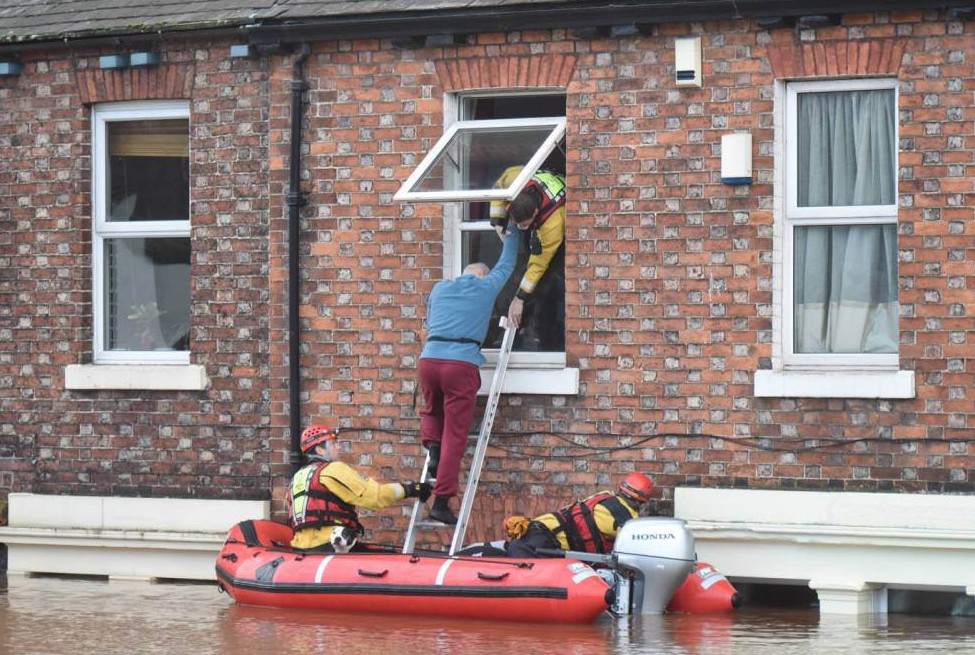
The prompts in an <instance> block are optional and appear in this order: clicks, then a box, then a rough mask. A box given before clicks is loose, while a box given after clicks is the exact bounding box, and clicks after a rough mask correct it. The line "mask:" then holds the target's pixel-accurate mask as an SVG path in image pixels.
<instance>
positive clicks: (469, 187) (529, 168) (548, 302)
mask: <svg viewBox="0 0 975 655" xmlns="http://www.w3.org/2000/svg"><path fill="white" fill-rule="evenodd" d="M449 100H450V102H448V116H447V120H446V123H447V128H446V130H445V132H444V135H443V136H442V137H441V138H440V140H438V141H437V143H436V144H435V145H434V146H433V148H431V150H430V152H429V153H427V155H426V156H425V157H424V159H423V161H422V162H421V163H420V165H419V166H418V167H417V168H416V170H414V172H413V174H412V175H410V177H409V178H408V179H407V180H406V182H405V183H404V184H403V186H402V188H401V189H400V190H399V192H398V193H397V194H396V196H395V198H396V199H399V200H404V201H412V202H440V203H443V204H444V218H445V221H444V224H445V235H444V240H445V248H444V252H445V261H444V275H445V276H450V277H453V276H456V275H459V274H460V272H461V271H462V270H463V269H464V267H465V266H467V265H468V264H470V263H473V262H478V261H480V262H484V263H486V264H488V265H489V266H493V265H494V263H495V262H496V261H497V259H498V257H499V256H500V253H501V241H500V240H499V239H498V237H497V234H496V232H495V230H494V228H493V227H491V225H490V210H491V204H492V202H493V203H506V202H509V201H511V200H513V199H514V198H515V197H516V196H517V195H518V193H519V192H520V191H521V190H522V188H524V186H525V184H526V183H527V182H528V180H529V178H531V176H532V175H534V174H536V173H537V172H539V171H549V172H551V173H554V174H556V175H558V176H562V177H563V178H564V175H565V150H564V138H565V95H564V94H563V93H561V92H558V93H532V94H525V93H518V94H516V93H507V94H506V93H494V94H491V95H486V94H471V95H456V96H451V97H450V99H449ZM569 193H570V194H571V190H570V191H569ZM562 225H563V227H562V228H561V231H562V245H561V246H560V247H559V249H558V253H557V254H556V255H555V256H554V257H553V258H552V260H551V262H550V263H549V265H548V267H547V269H546V271H545V273H544V274H543V275H542V277H541V278H540V279H539V281H538V284H537V286H536V288H535V291H534V293H533V294H532V296H531V297H530V299H529V301H528V302H527V303H526V307H525V317H524V319H523V322H522V327H521V329H519V331H518V335H517V336H516V338H515V346H514V352H513V354H512V358H511V360H510V363H511V366H512V367H514V368H518V367H522V368H526V367H532V368H550V369H554V368H559V369H561V368H564V366H565V261H564V260H565V258H564V250H565V245H564V221H563V223H562ZM530 256H531V247H530V244H529V243H528V238H527V235H526V238H525V243H523V244H522V248H521V251H520V252H519V257H518V263H517V265H516V267H515V271H514V273H513V274H512V276H511V279H510V280H509V282H508V284H507V285H506V287H505V289H504V290H503V291H502V292H501V294H500V295H499V296H498V300H497V302H496V303H495V307H494V313H493V316H492V319H491V324H490V328H489V331H488V335H487V338H486V339H485V342H484V344H483V349H484V352H485V355H486V356H487V357H488V359H489V361H492V360H493V353H492V351H493V350H495V349H496V348H497V347H498V346H499V345H500V342H501V336H502V332H501V330H500V328H499V327H498V320H499V318H500V317H501V316H503V315H505V314H507V310H508V305H509V304H510V302H511V299H512V298H513V297H514V296H515V294H516V293H517V291H518V287H519V283H520V282H521V280H522V278H523V276H524V275H525V271H526V269H527V266H528V260H529V257H530Z"/></svg>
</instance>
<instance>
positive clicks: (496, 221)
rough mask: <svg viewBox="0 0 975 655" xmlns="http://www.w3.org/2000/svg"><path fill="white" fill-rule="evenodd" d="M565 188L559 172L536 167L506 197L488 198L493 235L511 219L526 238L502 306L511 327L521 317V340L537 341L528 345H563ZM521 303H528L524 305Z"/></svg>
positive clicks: (511, 171)
mask: <svg viewBox="0 0 975 655" xmlns="http://www.w3.org/2000/svg"><path fill="white" fill-rule="evenodd" d="M522 168H523V167H521V166H511V167H509V168H507V169H506V170H505V171H504V172H503V173H502V174H501V177H500V178H498V181H497V182H496V183H495V188H504V187H507V186H510V185H511V183H512V182H513V181H514V180H515V178H516V177H518V174H519V173H520V172H521V170H522ZM565 191H566V187H565V176H563V175H559V174H558V173H553V172H551V171H546V170H539V171H537V172H536V173H535V174H534V175H532V176H531V177H530V178H529V179H528V182H527V183H526V184H525V186H524V187H523V188H522V190H521V191H520V192H519V194H518V195H517V196H516V197H515V199H514V200H512V201H511V202H510V203H508V202H506V201H494V202H492V203H491V225H493V226H494V228H495V230H497V232H498V235H499V236H503V233H504V227H505V226H506V225H507V223H508V221H514V222H515V223H516V224H517V225H518V227H520V228H521V229H522V230H523V231H524V232H525V235H526V237H527V240H528V251H529V256H528V261H527V264H526V266H525V273H524V275H523V276H522V278H521V281H520V282H519V284H518V291H517V293H516V294H515V297H514V298H512V299H511V303H510V305H509V306H508V319H509V320H510V321H511V322H512V323H513V324H514V325H515V326H516V327H520V326H521V325H522V321H523V319H525V323H526V325H525V327H526V330H527V331H528V332H529V333H530V334H529V335H528V336H527V338H524V339H523V343H526V342H527V341H528V340H529V339H534V340H535V341H537V343H536V344H534V345H533V346H529V348H528V349H534V350H556V351H558V350H562V349H563V348H564V347H565V327H564V325H565V285H564V279H563V277H564V273H563V268H564V261H565V254H564V250H565V249H564V247H563V245H564V242H565ZM526 303H530V306H529V308H528V310H526V307H525V304H526ZM531 305H534V306H531ZM529 315H531V320H529ZM526 345H527V343H526Z"/></svg>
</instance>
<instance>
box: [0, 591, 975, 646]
mask: <svg viewBox="0 0 975 655" xmlns="http://www.w3.org/2000/svg"><path fill="white" fill-rule="evenodd" d="M0 581H3V576H2V575H0ZM142 653H145V654H147V655H148V654H151V655H206V654H211V653H213V654H220V655H263V654H265V653H266V654H268V655H270V654H274V655H307V654H309V653H328V654H330V655H373V654H376V655H399V654H400V653H406V654H408V655H430V654H433V653H437V654H439V653H450V654H457V655H464V654H467V653H478V654H479V653H490V654H492V655H508V654H511V655H524V654H526V653H550V654H552V655H617V654H627V655H629V654H632V655H669V654H674V655H705V654H715V655H718V654H720V655H734V654H739V653H740V654H741V655H790V654H793V653H802V654H807V653H808V654H815V655H833V654H835V655H861V654H866V655H872V654H876V655H916V654H918V653H946V654H947V653H952V654H954V653H960V654H975V617H971V616H967V617H949V616H911V615H889V616H886V617H884V616H879V615H878V616H870V617H860V618H855V617H821V616H820V615H819V614H818V612H817V611H816V610H815V609H814V608H801V609H781V608H769V607H758V606H748V605H746V606H745V607H743V608H742V609H740V610H738V611H737V612H735V613H733V614H722V615H680V614H668V615H664V616H651V617H641V616H636V617H626V618H613V617H611V616H610V615H608V614H607V615H604V616H603V617H602V618H601V619H599V620H598V621H597V622H596V623H594V624H592V625H582V626H547V625H532V624H505V623H491V622H487V621H460V620H442V621H440V620H437V619H433V618H419V617H404V616H376V615H353V614H338V613H323V612H311V611H294V610H281V609H272V608H262V607H247V606H242V605H236V604H234V603H233V601H232V600H231V599H230V598H229V597H228V596H227V595H225V594H221V593H219V591H218V590H217V588H216V585H215V584H214V585H200V584H149V583H146V582H125V581H116V580H113V581H111V582H104V581H98V580H87V579H76V578H27V577H23V576H19V575H12V576H9V577H8V578H7V579H6V582H5V583H3V582H0V655H116V654H117V655H139V654H142Z"/></svg>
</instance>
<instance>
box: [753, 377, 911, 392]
mask: <svg viewBox="0 0 975 655" xmlns="http://www.w3.org/2000/svg"><path fill="white" fill-rule="evenodd" d="M755 396H756V397H758V398H893V399H897V398H914V397H915V392H914V371H870V372H864V371H857V372H853V371H849V372H847V371H755Z"/></svg>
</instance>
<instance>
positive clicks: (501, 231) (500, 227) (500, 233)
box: [494, 225, 511, 241]
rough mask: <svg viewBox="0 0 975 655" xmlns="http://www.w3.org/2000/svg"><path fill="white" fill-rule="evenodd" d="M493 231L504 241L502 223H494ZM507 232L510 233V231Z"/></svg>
mask: <svg viewBox="0 0 975 655" xmlns="http://www.w3.org/2000/svg"><path fill="white" fill-rule="evenodd" d="M494 231H495V232H497V233H498V238H499V239H501V240H502V241H504V235H505V227H504V226H503V225H495V226H494ZM508 234H511V233H510V232H509V233H508Z"/></svg>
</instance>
